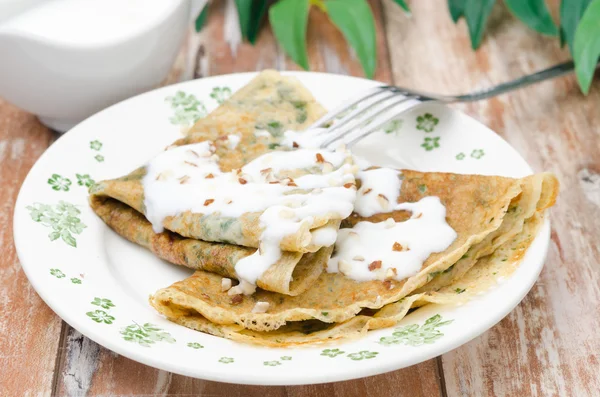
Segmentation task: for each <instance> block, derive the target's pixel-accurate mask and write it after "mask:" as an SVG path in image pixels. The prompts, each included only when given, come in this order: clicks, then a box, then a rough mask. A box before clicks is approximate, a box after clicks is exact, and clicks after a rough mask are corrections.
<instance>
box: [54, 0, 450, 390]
mask: <svg viewBox="0 0 600 397" xmlns="http://www.w3.org/2000/svg"><path fill="white" fill-rule="evenodd" d="M224 3H225V2H220V3H218V4H213V5H212V7H211V10H210V17H209V23H208V25H207V26H206V27H205V28H204V30H203V31H202V33H201V34H199V35H196V34H193V33H192V34H190V35H189V37H188V38H187V42H186V45H185V48H184V49H183V50H182V54H181V55H180V57H179V58H178V60H177V61H176V64H175V66H174V69H173V72H172V73H171V75H170V76H169V78H168V79H167V80H166V83H172V82H175V81H177V80H186V79H189V78H193V77H203V76H208V75H217V74H224V73H232V72H243V71H254V70H261V69H265V68H275V69H288V68H289V69H297V67H296V66H295V65H292V64H291V63H290V61H288V60H286V59H285V56H284V54H283V52H282V51H281V49H279V48H278V47H277V44H276V42H275V39H274V37H273V33H272V31H271V30H270V29H269V28H268V27H267V28H265V29H262V31H261V33H260V35H259V38H258V40H257V44H256V46H254V47H252V46H251V45H250V44H247V43H244V44H241V45H240V46H239V47H238V48H237V55H236V56H234V55H233V54H232V53H231V49H230V46H229V44H228V43H226V42H225V40H224V37H223V31H222V26H223V25H224V24H225V14H226V11H225V5H224ZM371 4H372V6H373V9H374V13H375V16H376V19H377V29H378V32H379V33H380V34H379V38H378V53H379V68H378V71H377V75H376V78H377V79H379V80H382V81H386V82H391V71H390V67H389V56H388V52H387V46H386V41H385V37H384V35H383V31H384V28H383V23H382V10H381V5H380V3H379V1H378V0H373V1H371ZM308 36H309V42H310V45H309V52H310V57H311V68H312V69H313V70H320V71H328V72H335V73H343V74H352V75H358V76H362V69H361V68H360V64H359V63H358V62H357V61H356V59H354V58H353V56H352V54H351V51H349V49H348V46H347V45H346V44H345V42H344V40H343V37H342V36H341V34H340V33H339V32H338V31H337V30H335V28H334V27H333V26H331V24H330V23H329V22H328V21H327V20H326V17H325V16H324V15H322V14H320V13H319V12H312V13H311V16H310V28H309V33H308ZM58 376H59V378H58V382H57V387H58V388H57V391H56V394H57V395H85V394H87V395H132V394H135V395H152V396H164V395H202V396H227V397H229V396H232V397H233V396H244V397H245V396H260V397H271V396H304V395H311V396H313V395H314V396H330V395H341V396H351V395H364V396H378V397H384V396H394V397H396V396H398V397H401V396H411V397H418V396H436V395H440V394H441V392H440V390H441V387H440V375H439V373H438V366H437V364H436V361H435V360H430V361H428V362H426V363H423V364H421V365H418V366H413V367H411V368H407V369H404V370H400V371H396V372H393V373H390V374H387V375H380V376H375V377H370V378H366V379H362V380H356V381H348V382H341V383H335V384H325V385H312V386H298V387H257V386H240V385H230V384H223V383H217V382H207V381H202V380H198V379H192V378H188V377H184V376H180V375H174V374H170V373H168V372H165V371H159V370H156V369H153V368H151V367H147V366H145V365H142V364H139V363H137V362H134V361H131V360H129V359H126V358H124V357H121V356H118V355H116V354H114V353H112V352H110V351H108V350H106V349H104V348H102V347H100V346H98V345H97V344H95V343H93V342H91V341H89V340H88V339H87V338H85V337H83V336H82V335H81V334H79V333H78V332H77V331H75V330H73V329H70V328H69V331H68V334H67V336H66V338H65V346H64V349H63V357H62V359H61V362H60V373H59V374H58Z"/></svg>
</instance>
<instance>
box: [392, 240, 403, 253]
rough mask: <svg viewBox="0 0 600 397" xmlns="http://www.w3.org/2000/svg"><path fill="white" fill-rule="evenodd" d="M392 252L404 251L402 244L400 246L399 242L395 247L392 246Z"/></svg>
mask: <svg viewBox="0 0 600 397" xmlns="http://www.w3.org/2000/svg"><path fill="white" fill-rule="evenodd" d="M392 251H398V252H401V251H404V248H403V247H402V244H400V243H399V242H397V241H396V242H395V243H394V245H392Z"/></svg>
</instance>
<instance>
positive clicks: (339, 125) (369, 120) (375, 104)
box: [309, 61, 600, 148]
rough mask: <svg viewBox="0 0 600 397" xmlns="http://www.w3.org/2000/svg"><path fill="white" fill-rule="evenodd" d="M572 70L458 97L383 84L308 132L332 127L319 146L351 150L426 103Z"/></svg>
mask: <svg viewBox="0 0 600 397" xmlns="http://www.w3.org/2000/svg"><path fill="white" fill-rule="evenodd" d="M599 66H600V64H599ZM573 69H574V64H573V62H572V61H569V62H565V63H561V64H559V65H556V66H553V67H551V68H548V69H545V70H542V71H539V72H536V73H533V74H530V75H527V76H523V77H520V78H518V79H516V80H512V81H509V82H506V83H502V84H499V85H497V86H495V87H490V88H487V89H485V90H481V91H475V92H472V93H469V94H464V95H456V96H450V95H437V94H431V93H425V92H420V91H415V90H411V89H407V88H402V87H395V86H389V85H382V86H378V87H375V88H371V89H369V90H367V91H366V92H365V93H364V94H362V95H361V96H360V97H358V98H354V99H352V100H350V101H347V102H345V103H343V104H342V105H340V106H339V107H337V108H335V109H334V110H332V111H331V112H329V113H327V114H326V115H325V116H323V117H321V118H320V119H319V120H317V121H316V122H315V123H313V124H312V125H311V126H310V127H309V129H310V128H323V127H327V126H329V128H326V129H324V130H323V131H322V133H321V134H322V138H323V139H324V141H323V142H322V143H321V145H320V147H322V148H326V147H330V146H331V145H333V144H336V146H337V145H340V144H342V143H343V144H345V145H346V146H347V147H352V146H353V145H354V144H356V143H357V142H358V141H360V140H362V139H364V138H365V137H367V136H369V135H371V134H372V133H374V132H375V131H379V130H381V129H382V128H383V127H385V126H386V125H387V124H388V123H390V122H391V121H393V120H394V119H396V118H398V117H399V116H400V115H402V114H403V113H406V112H407V111H409V110H411V109H413V108H415V107H416V106H419V105H421V104H423V103H425V102H430V103H431V102H437V103H445V104H448V103H456V102H473V101H479V100H481V99H487V98H491V97H494V96H497V95H500V94H503V93H505V92H509V91H512V90H515V89H518V88H522V87H526V86H528V85H531V84H534V83H537V82H540V81H544V80H549V79H553V78H555V77H559V76H562V75H565V74H567V73H570V72H572V71H573ZM360 105H362V106H360ZM378 119H379V120H378ZM375 121H377V122H375ZM332 122H333V124H332ZM353 132H354V134H353Z"/></svg>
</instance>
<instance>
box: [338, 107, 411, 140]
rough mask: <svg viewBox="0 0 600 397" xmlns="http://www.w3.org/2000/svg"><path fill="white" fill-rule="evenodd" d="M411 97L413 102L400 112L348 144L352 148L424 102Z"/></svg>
mask: <svg viewBox="0 0 600 397" xmlns="http://www.w3.org/2000/svg"><path fill="white" fill-rule="evenodd" d="M410 99H413V100H414V102H412V103H411V104H410V105H409V106H406V107H403V108H402V110H400V111H399V112H398V113H394V114H393V115H392V116H390V117H386V118H385V119H383V121H381V122H379V123H378V124H376V125H374V126H373V127H371V128H369V129H367V130H366V131H363V132H361V134H360V135H358V136H356V137H354V138H352V139H351V140H350V141H349V142H346V146H347V147H349V148H351V147H352V146H354V145H355V144H356V143H357V142H358V141H360V140H362V139H363V138H365V137H366V136H368V135H371V134H372V133H374V132H375V131H378V130H380V129H382V128H383V127H385V125H386V124H387V123H389V122H391V121H392V120H394V119H396V118H397V117H398V116H400V115H402V114H404V113H406V112H408V111H409V110H411V109H413V108H415V107H417V106H419V105H420V104H422V103H423V102H422V101H420V100H418V99H417V98H415V97H410Z"/></svg>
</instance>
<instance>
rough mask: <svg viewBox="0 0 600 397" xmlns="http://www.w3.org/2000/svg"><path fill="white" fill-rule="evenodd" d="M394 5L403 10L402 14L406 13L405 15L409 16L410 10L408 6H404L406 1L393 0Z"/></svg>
mask: <svg viewBox="0 0 600 397" xmlns="http://www.w3.org/2000/svg"><path fill="white" fill-rule="evenodd" d="M394 3H396V4H398V5H399V6H400V7H401V8H402V9H403V10H404V12H406V13H407V14H410V8H409V7H408V4H406V1H404V0H394Z"/></svg>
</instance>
